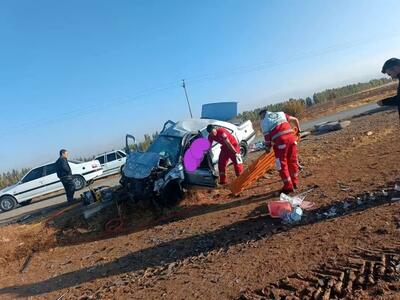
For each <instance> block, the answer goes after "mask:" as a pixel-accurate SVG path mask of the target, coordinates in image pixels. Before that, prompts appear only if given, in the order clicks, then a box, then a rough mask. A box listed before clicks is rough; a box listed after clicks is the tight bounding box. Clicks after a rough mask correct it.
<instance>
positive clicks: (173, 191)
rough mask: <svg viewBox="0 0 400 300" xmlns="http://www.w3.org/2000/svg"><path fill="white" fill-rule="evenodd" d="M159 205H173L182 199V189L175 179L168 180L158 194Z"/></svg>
mask: <svg viewBox="0 0 400 300" xmlns="http://www.w3.org/2000/svg"><path fill="white" fill-rule="evenodd" d="M160 196H161V197H160V200H161V201H160V202H161V203H159V204H160V205H161V206H164V207H173V206H175V205H177V204H178V203H179V202H180V201H181V200H182V199H183V189H182V186H181V184H180V183H179V182H178V181H177V180H173V181H171V182H169V183H168V184H167V185H166V186H165V187H164V189H163V190H162V191H161V195H160Z"/></svg>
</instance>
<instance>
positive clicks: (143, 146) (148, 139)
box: [129, 132, 159, 152]
mask: <svg viewBox="0 0 400 300" xmlns="http://www.w3.org/2000/svg"><path fill="white" fill-rule="evenodd" d="M158 135H159V133H158V132H156V133H153V134H151V135H150V134H147V133H146V134H145V135H144V141H142V142H139V143H137V144H136V145H129V149H130V150H133V151H141V152H144V151H146V150H147V149H149V147H150V145H151V144H152V143H153V142H154V140H155V139H156V138H157V137H158Z"/></svg>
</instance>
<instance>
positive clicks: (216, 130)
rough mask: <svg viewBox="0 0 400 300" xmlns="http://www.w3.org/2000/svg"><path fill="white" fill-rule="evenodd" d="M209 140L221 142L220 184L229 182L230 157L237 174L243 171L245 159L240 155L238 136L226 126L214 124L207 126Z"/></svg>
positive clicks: (219, 160) (219, 161)
mask: <svg viewBox="0 0 400 300" xmlns="http://www.w3.org/2000/svg"><path fill="white" fill-rule="evenodd" d="M207 132H208V140H209V141H210V143H211V144H212V143H213V142H217V143H219V144H221V153H220V154H219V159H218V171H219V184H227V183H228V178H227V176H226V167H227V166H228V162H229V159H230V160H231V161H232V163H233V166H234V168H235V173H236V176H239V175H240V174H242V172H243V161H242V157H241V155H240V146H239V143H238V141H237V140H236V138H235V137H234V136H233V135H232V134H231V133H230V132H229V131H228V130H226V129H225V128H221V127H216V126H214V125H208V126H207Z"/></svg>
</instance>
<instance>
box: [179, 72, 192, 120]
mask: <svg viewBox="0 0 400 300" xmlns="http://www.w3.org/2000/svg"><path fill="white" fill-rule="evenodd" d="M182 87H183V89H184V90H185V96H186V101H187V104H188V107H189V112H190V117H191V118H192V119H193V114H192V108H191V107H190V102H189V97H188V94H187V91H186V84H185V79H182Z"/></svg>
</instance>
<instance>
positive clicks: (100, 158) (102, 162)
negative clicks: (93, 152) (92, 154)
mask: <svg viewBox="0 0 400 300" xmlns="http://www.w3.org/2000/svg"><path fill="white" fill-rule="evenodd" d="M95 159H96V160H98V161H99V162H100V164H101V165H104V155H102V156H99V157H96V158H95Z"/></svg>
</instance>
